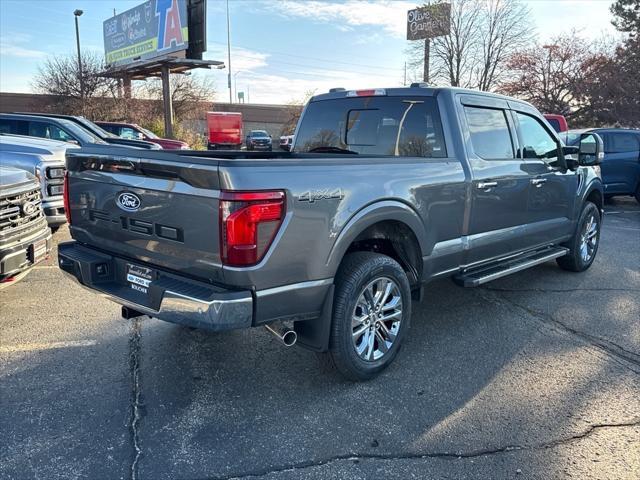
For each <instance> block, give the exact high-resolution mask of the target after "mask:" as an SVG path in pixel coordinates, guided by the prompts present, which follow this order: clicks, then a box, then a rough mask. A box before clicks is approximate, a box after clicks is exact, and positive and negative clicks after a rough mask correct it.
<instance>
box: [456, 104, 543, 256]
mask: <svg viewBox="0 0 640 480" xmlns="http://www.w3.org/2000/svg"><path fill="white" fill-rule="evenodd" d="M458 108H459V118H460V123H461V126H462V128H463V132H464V134H465V135H464V136H465V140H466V142H465V143H466V150H467V158H468V159H469V164H470V167H471V174H472V182H471V186H470V194H469V196H470V201H471V210H470V215H469V219H468V227H467V240H468V251H467V255H466V261H465V263H466V264H467V265H471V264H474V263H478V262H483V261H488V260H492V259H495V258H499V257H503V256H506V255H509V254H512V253H517V252H519V251H521V250H523V249H525V248H527V247H528V246H530V243H531V242H530V239H529V238H528V237H527V235H526V231H525V230H526V226H527V223H528V221H529V214H528V210H527V200H528V195H529V185H530V180H531V175H530V173H529V172H528V171H527V168H526V164H525V162H524V159H522V158H517V156H516V143H515V141H516V139H515V136H516V135H515V129H514V126H513V121H512V119H511V115H510V112H509V109H508V104H507V102H506V101H504V100H501V99H496V98H489V97H483V96H475V95H463V96H461V104H460V105H459V106H458Z"/></svg>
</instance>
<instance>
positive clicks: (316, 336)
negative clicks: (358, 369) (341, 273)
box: [293, 285, 335, 352]
mask: <svg viewBox="0 0 640 480" xmlns="http://www.w3.org/2000/svg"><path fill="white" fill-rule="evenodd" d="M334 290H335V285H331V287H330V288H329V290H328V291H327V295H326V297H325V299H324V304H323V305H322V313H321V314H320V317H318V318H316V319H315V320H306V321H301V322H294V323H293V329H294V330H295V332H296V334H297V335H298V345H300V346H301V347H304V348H306V349H308V350H313V351H314V352H326V351H327V350H329V336H330V335H331V320H332V318H333V291H334Z"/></svg>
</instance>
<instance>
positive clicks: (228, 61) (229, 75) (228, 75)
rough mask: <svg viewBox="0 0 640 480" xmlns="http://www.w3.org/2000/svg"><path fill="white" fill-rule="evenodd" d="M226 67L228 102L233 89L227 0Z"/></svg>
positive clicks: (231, 96)
mask: <svg viewBox="0 0 640 480" xmlns="http://www.w3.org/2000/svg"><path fill="white" fill-rule="evenodd" d="M227 68H228V70H227V72H228V73H227V83H228V87H229V103H233V90H232V88H231V22H230V20H229V0H227Z"/></svg>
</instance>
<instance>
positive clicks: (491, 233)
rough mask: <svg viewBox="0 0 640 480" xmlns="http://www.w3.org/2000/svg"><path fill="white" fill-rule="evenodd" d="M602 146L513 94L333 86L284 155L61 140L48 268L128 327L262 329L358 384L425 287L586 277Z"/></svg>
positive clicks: (399, 335)
mask: <svg viewBox="0 0 640 480" xmlns="http://www.w3.org/2000/svg"><path fill="white" fill-rule="evenodd" d="M601 156H602V141H601V140H600V138H599V137H598V136H597V135H594V134H585V135H584V136H583V138H582V139H581V142H580V145H579V146H572V147H567V146H564V145H563V144H562V142H561V141H560V139H559V138H558V136H557V134H556V132H554V131H553V129H551V128H550V127H549V125H548V123H547V122H545V121H544V119H543V117H542V115H541V114H540V113H539V112H538V111H537V110H536V109H534V108H533V107H532V106H531V105H529V104H527V103H524V102H522V101H519V100H515V99H513V98H508V97H504V96H499V95H495V94H489V93H481V92H476V91H471V90H463V89H454V88H430V87H428V86H426V85H423V84H415V85H412V86H411V87H410V88H391V89H372V90H357V91H344V89H334V90H332V92H330V93H328V94H322V95H318V96H316V97H314V98H312V99H311V100H310V102H309V103H308V105H307V106H306V108H305V111H304V112H303V115H302V117H301V119H300V121H299V123H298V127H297V129H296V133H295V140H294V145H293V148H292V151H291V152H278V153H271V152H195V151H180V152H175V151H174V152H162V151H161V152H154V151H133V150H131V149H124V148H116V147H106V148H105V147H99V146H96V147H88V148H83V149H81V150H79V151H69V152H68V153H67V177H66V185H67V187H66V188H65V192H66V202H67V206H68V208H67V209H66V211H67V212H68V213H69V222H70V229H71V235H72V237H73V239H74V241H72V242H69V243H66V244H61V245H60V247H59V266H60V268H61V269H62V270H64V271H65V272H66V273H68V274H70V275H71V276H72V277H73V278H75V279H77V281H79V282H80V283H81V284H82V285H84V286H85V287H88V288H89V289H92V290H94V291H96V292H99V293H100V294H102V295H105V296H107V297H109V298H111V299H112V300H114V301H116V302H118V303H120V304H121V305H122V306H123V309H122V310H123V312H122V313H123V316H124V317H125V318H130V317H135V316H140V315H149V316H152V317H156V318H159V319H163V320H167V321H170V322H175V323H179V324H183V325H189V326H195V327H201V328H206V329H210V330H214V331H219V330H226V329H237V328H247V327H256V326H267V327H268V329H269V330H270V331H272V332H273V333H275V334H276V335H278V336H279V337H280V339H281V340H282V341H283V342H284V343H285V344H287V345H291V344H293V343H294V342H296V340H297V343H298V344H301V345H303V346H305V347H307V348H310V349H313V350H316V351H319V352H329V354H330V358H331V359H332V360H333V362H334V364H335V365H336V367H337V368H338V369H339V371H340V372H342V373H343V374H344V375H345V376H347V377H348V378H351V379H354V380H365V379H369V378H372V377H374V376H375V375H376V374H378V373H379V372H380V371H382V370H383V369H384V368H385V367H386V366H387V365H389V363H390V362H391V361H392V360H393V359H394V357H395V356H396V354H397V353H398V349H399V348H400V345H401V343H402V340H403V338H404V337H405V336H406V335H407V329H408V327H409V322H410V319H411V301H412V299H414V300H419V299H420V298H421V293H422V291H423V288H424V285H425V284H427V283H428V282H429V281H431V280H433V279H436V278H439V277H445V276H449V277H453V279H454V280H455V281H456V282H457V283H458V284H460V285H462V286H468V287H471V286H476V285H480V284H482V283H484V282H487V281H490V280H493V279H495V278H498V277H501V276H504V275H507V274H509V273H513V272H517V271H520V270H522V269H525V268H527V267H531V266H533V265H537V264H540V263H542V262H545V261H549V260H552V259H556V260H557V262H558V264H559V266H560V267H561V268H563V269H566V270H571V271H575V272H579V271H583V270H585V269H587V268H589V266H590V265H591V264H592V262H593V261H594V258H595V256H596V252H597V249H598V242H599V235H600V226H601V224H602V204H603V193H602V184H601V180H600V176H599V171H598V162H599V161H600V158H601ZM288 326H289V327H288Z"/></svg>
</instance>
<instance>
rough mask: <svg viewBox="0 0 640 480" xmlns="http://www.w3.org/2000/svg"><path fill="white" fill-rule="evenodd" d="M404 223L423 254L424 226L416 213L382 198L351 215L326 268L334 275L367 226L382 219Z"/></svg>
mask: <svg viewBox="0 0 640 480" xmlns="http://www.w3.org/2000/svg"><path fill="white" fill-rule="evenodd" d="M389 220H391V221H396V222H401V223H404V224H406V225H407V226H408V227H409V228H410V229H411V230H412V231H413V233H414V235H415V236H416V238H417V240H418V243H419V245H420V252H421V255H422V256H424V255H425V243H426V242H425V228H424V224H423V222H422V220H421V219H420V217H419V216H418V213H417V212H416V211H415V210H413V209H412V208H411V207H410V206H408V205H407V204H405V203H402V202H400V201H397V200H384V201H380V202H376V203H372V204H370V205H367V206H366V207H364V208H362V209H361V210H359V211H358V212H357V213H356V214H355V215H353V216H352V217H351V218H350V219H349V221H348V222H347V223H346V224H345V226H344V227H343V228H342V230H341V231H340V233H339V234H338V238H337V239H336V241H335V242H334V244H333V247H332V249H331V252H330V253H329V256H328V258H327V261H326V265H327V267H328V270H329V271H330V272H332V275H334V276H335V274H336V272H337V271H338V267H339V266H340V263H341V262H342V258H343V257H344V255H345V253H346V252H347V249H348V248H349V246H350V245H351V243H352V242H353V241H354V240H355V239H356V238H357V237H358V235H360V233H362V232H363V231H364V230H366V229H367V228H368V227H370V226H372V225H374V224H376V223H379V222H384V221H389Z"/></svg>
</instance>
